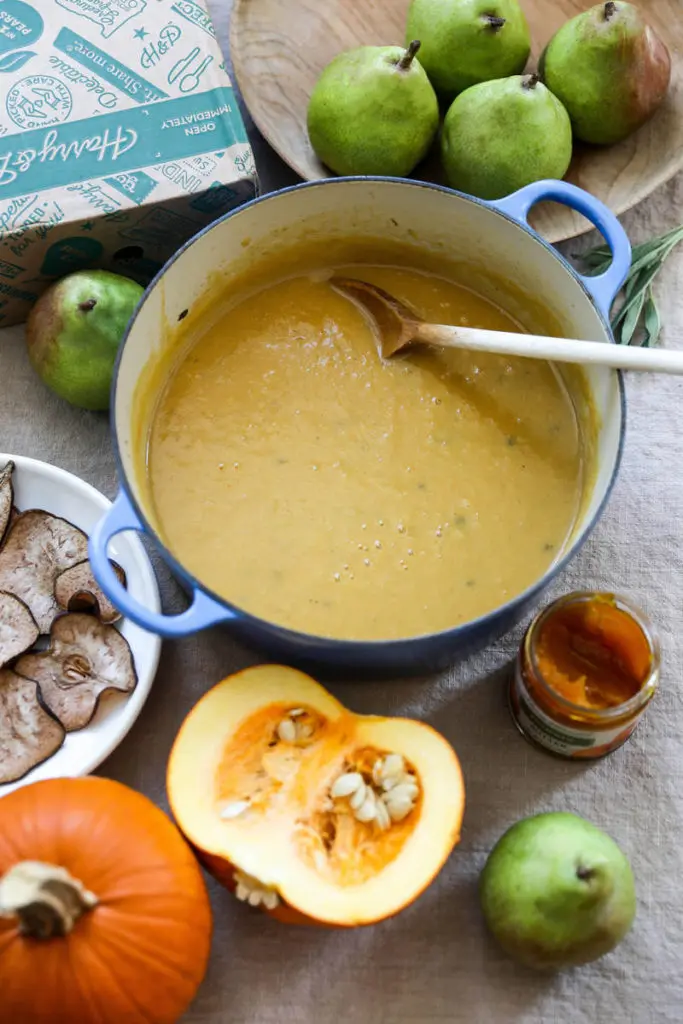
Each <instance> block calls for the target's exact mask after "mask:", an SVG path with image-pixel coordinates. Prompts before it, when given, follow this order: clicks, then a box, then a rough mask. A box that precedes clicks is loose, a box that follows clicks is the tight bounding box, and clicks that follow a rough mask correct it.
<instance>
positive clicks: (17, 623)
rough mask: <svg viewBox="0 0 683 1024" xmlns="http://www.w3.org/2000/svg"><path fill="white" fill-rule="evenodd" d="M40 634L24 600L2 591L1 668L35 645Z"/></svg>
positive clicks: (0, 594)
mask: <svg viewBox="0 0 683 1024" xmlns="http://www.w3.org/2000/svg"><path fill="white" fill-rule="evenodd" d="M39 636H40V630H39V629H38V626H37V625H36V622H35V619H34V618H33V616H32V615H31V612H30V610H29V609H28V607H27V606H26V605H25V604H24V602H23V601H20V600H19V598H18V597H15V596H14V594H7V593H5V592H4V591H0V668H2V667H3V666H4V665H6V664H7V663H8V662H10V661H12V659H13V658H18V657H19V655H20V654H23V653H24V652H25V651H28V650H29V648H31V647H33V645H34V643H35V642H36V640H37V639H38V637H39Z"/></svg>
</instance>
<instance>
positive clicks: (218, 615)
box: [88, 491, 235, 637]
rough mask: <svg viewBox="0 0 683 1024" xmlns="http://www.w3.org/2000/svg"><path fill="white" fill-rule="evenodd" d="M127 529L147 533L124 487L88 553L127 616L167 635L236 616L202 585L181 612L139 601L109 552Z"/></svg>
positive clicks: (101, 581) (111, 597)
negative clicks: (161, 611) (153, 608)
mask: <svg viewBox="0 0 683 1024" xmlns="http://www.w3.org/2000/svg"><path fill="white" fill-rule="evenodd" d="M126 530H136V531H138V532H139V533H145V532H146V527H145V525H144V524H143V523H142V522H141V521H140V519H139V518H138V515H137V512H136V511H135V509H134V508H133V506H132V505H131V503H130V501H129V499H128V496H127V494H126V493H125V491H120V492H119V494H118V497H117V498H116V501H115V502H114V503H113V505H112V506H111V508H110V509H109V511H108V512H107V513H106V515H104V516H103V517H102V519H100V521H99V522H98V523H97V526H96V527H95V529H94V530H93V532H92V533H91V535H90V540H89V542H88V556H89V558H90V564H91V566H92V570H93V573H94V574H95V579H96V580H97V582H98V583H99V585H100V587H101V588H102V590H103V591H104V593H105V594H106V595H107V597H108V598H109V600H110V601H111V602H112V603H113V604H114V605H115V606H116V608H118V609H119V611H120V612H122V613H123V614H124V615H125V616H127V618H129V619H131V620H132V621H133V622H136V623H137V624H138V626H142V628H143V629H147V630H149V632H150V633H158V634H159V636H165V637H178V636H187V635H188V633H198V632H199V631H200V630H202V629H207V628H208V627H209V626H215V625H217V624H218V623H219V622H227V621H228V620H229V619H234V618H235V613H234V612H233V611H230V609H229V608H226V607H225V605H223V604H220V602H218V601H216V600H214V599H213V598H212V597H209V595H208V594H206V593H205V592H204V591H203V590H201V589H200V588H199V587H194V588H193V591H192V603H191V605H190V607H189V608H188V609H187V610H186V611H184V612H182V613H181V614H180V615H161V614H157V613H156V612H152V611H150V610H149V609H148V608H145V606H144V605H141V604H140V603H139V602H138V601H136V600H135V598H134V597H133V596H132V594H130V593H129V591H127V590H126V588H125V587H124V586H123V584H122V583H121V582H120V580H119V578H118V576H117V575H116V573H115V572H114V570H113V569H112V566H111V562H110V561H109V557H108V555H107V551H108V548H109V543H110V541H111V540H112V539H113V538H114V537H115V536H116V534H117V533H123V532H124V531H126Z"/></svg>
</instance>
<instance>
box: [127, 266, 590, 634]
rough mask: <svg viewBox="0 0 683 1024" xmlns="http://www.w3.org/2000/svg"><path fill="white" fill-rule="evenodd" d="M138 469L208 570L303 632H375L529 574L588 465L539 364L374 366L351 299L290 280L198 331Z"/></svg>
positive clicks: (418, 278) (236, 594)
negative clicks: (143, 465)
mask: <svg viewBox="0 0 683 1024" xmlns="http://www.w3.org/2000/svg"><path fill="white" fill-rule="evenodd" d="M337 269H338V270H340V271H341V272H342V273H344V274H345V275H346V276H350V277H353V276H356V277H362V278H364V279H365V280H369V281H372V282H375V283H376V284H378V285H381V286H382V287H383V288H385V289H386V290H387V291H389V292H391V293H393V294H394V295H396V296H397V297H398V298H399V299H401V300H403V301H404V302H407V303H409V304H410V305H411V306H413V307H414V308H415V309H416V311H417V312H418V313H419V314H421V315H422V316H423V317H425V318H426V319H429V320H431V321H433V322H438V323H452V324H470V325H475V326H480V327H488V328H494V329H501V330H506V329H507V330H509V329H513V330H515V329H519V325H518V324H516V323H515V321H514V320H513V319H512V318H511V317H510V316H509V315H507V314H506V313H505V312H503V311H502V310H501V309H499V308H497V306H495V305H493V304H492V303H491V302H489V301H488V300H487V299H484V298H482V297H480V296H479V295H476V294H474V293H473V292H471V291H469V290H467V289H466V288H464V287H462V286H460V285H459V284H457V283H456V282H454V281H452V280H446V279H444V278H442V277H438V276H435V275H433V274H431V273H423V272H419V271H417V270H412V269H406V268H405V267H388V266H369V265H359V266H351V267H348V266H347V267H344V268H337ZM331 272H332V268H330V273H331ZM146 471H147V475H148V482H149V490H150V494H151V500H152V502H153V506H154V514H155V516H156V520H157V525H158V529H159V531H160V533H161V535H162V537H163V539H164V541H165V543H166V544H167V545H168V547H169V548H170V550H171V551H172V552H173V553H174V554H175V555H176V557H177V558H178V559H179V560H180V562H181V563H182V564H183V565H184V566H185V567H186V568H187V569H188V570H189V571H190V572H191V573H193V574H194V575H195V576H196V577H197V578H198V579H199V580H200V581H201V582H202V583H204V584H205V585H207V586H208V587H209V588H211V589H212V590H213V591H215V592H216V593H218V594H219V595H221V596H222V597H224V598H225V599H227V600H228V601H229V602H231V603H233V604H235V605H237V606H239V607H241V608H243V609H245V610H246V611H248V612H251V613H253V614H255V615H258V616H260V617H262V618H265V619H269V620H272V621H274V622H276V623H279V624H281V625H284V626H288V627H291V628H293V629H296V630H300V631H303V632H306V633H313V634H317V635H321V636H328V637H337V638H346V639H372V640H376V639H385V638H396V637H409V636H415V635H419V634H422V633H427V632H434V631H438V630H442V629H446V628H448V627H451V626H454V625H457V624H458V623H463V622H466V621H468V620H470V619H472V618H475V617H477V616H479V615H481V614H483V613H485V612H488V611H490V610H491V609H493V608H495V607H496V606H498V605H500V604H501V603H504V602H505V601H506V600H507V599H509V598H511V597H513V596H514V595H515V594H518V593H519V592H520V591H522V590H523V589H524V588H525V587H527V586H528V585H529V584H531V583H532V582H533V581H534V580H536V579H537V578H538V577H539V576H540V575H541V574H542V573H543V572H544V570H546V569H547V568H548V566H549V565H550V564H551V562H552V561H553V560H554V559H555V558H556V557H557V556H558V554H559V553H560V552H561V550H562V547H563V544H564V542H565V540H566V539H567V537H568V535H569V534H570V532H571V530H572V527H573V525H574V522H575V518H576V515H577V510H578V506H579V501H580V497H581V493H582V474H583V461H582V446H581V436H580V431H579V427H578V422H577V415H576V412H575V407H574V404H573V402H572V399H571V396H570V394H569V393H568V390H567V388H566V386H565V384H564V383H563V380H562V378H561V377H560V376H559V375H558V373H557V372H556V371H555V369H554V368H553V367H551V366H550V365H549V364H548V363H543V362H536V361H532V360H523V359H508V358H505V357H496V356H487V355H481V354H476V353H467V352H456V351H450V352H447V351H442V350H426V349H422V350H417V349H414V350H412V351H411V352H410V353H409V354H408V355H405V356H400V357H395V358H394V359H393V360H391V361H382V359H381V358H380V357H379V355H378V345H377V339H376V337H375V335H374V332H373V329H372V326H371V324H370V323H369V322H368V320H367V319H366V318H365V317H364V315H363V314H362V312H361V311H360V310H359V309H358V308H357V307H356V306H355V305H354V304H353V303H352V302H351V301H350V300H349V299H347V298H345V297H343V296H342V295H340V294H338V293H337V292H336V291H335V290H334V289H333V288H332V287H331V285H330V283H329V280H327V279H326V278H325V275H323V274H316V275H304V274H302V275H301V276H296V277H293V278H290V279H286V280H281V281H279V282H276V283H273V284H272V285H270V286H267V287H264V288H262V289H261V290H260V291H258V293H256V294H251V295H248V296H247V297H246V298H244V297H243V298H241V299H240V298H239V297H235V298H233V299H232V300H231V305H228V306H226V307H225V310H224V312H223V314H222V315H221V316H220V317H219V318H218V320H217V321H216V322H213V323H211V322H210V321H209V320H206V321H205V323H203V324H201V323H200V324H199V325H198V326H196V327H195V330H194V336H193V343H192V345H191V347H190V348H189V349H187V348H186V349H185V350H184V351H183V353H182V356H181V357H180V358H179V359H178V358H176V362H175V366H174V367H173V370H172V372H171V373H169V374H168V375H167V379H166V385H165V387H164V388H163V391H162V394H161V396H160V399H159V401H158V404H157V407H156V412H155V415H154V417H153V420H152V423H151V428H150V432H149V439H148V462H147V467H146Z"/></svg>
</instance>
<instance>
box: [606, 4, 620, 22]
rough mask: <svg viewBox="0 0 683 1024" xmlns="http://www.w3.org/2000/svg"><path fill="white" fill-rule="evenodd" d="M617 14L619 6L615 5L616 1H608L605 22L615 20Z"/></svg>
mask: <svg viewBox="0 0 683 1024" xmlns="http://www.w3.org/2000/svg"><path fill="white" fill-rule="evenodd" d="M616 13H617V5H616V4H615V2H614V0H607V3H606V4H605V10H604V15H605V21H609V20H610V18H613V17H614V15H615V14H616Z"/></svg>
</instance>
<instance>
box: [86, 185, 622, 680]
mask: <svg viewBox="0 0 683 1024" xmlns="http://www.w3.org/2000/svg"><path fill="white" fill-rule="evenodd" d="M348 181H364V182H381V181H387V182H391V183H392V184H396V183H400V184H405V185H410V186H411V187H413V188H427V189H436V190H438V191H442V192H452V190H449V189H446V188H444V187H443V186H439V185H433V184H429V183H424V182H416V181H412V180H410V181H409V180H404V179H397V178H355V179H351V178H328V179H324V180H323V181H319V182H308V183H304V184H302V185H294V186H290V187H289V188H285V189H281V190H280V191H279V192H276V193H269V194H267V195H265V196H261V197H260V198H257V199H254V200H252V201H251V202H250V203H246V204H244V205H243V206H242V207H239V208H238V209H236V210H234V211H231V212H230V213H228V214H226V215H225V216H223V217H221V218H220V219H219V220H217V221H215V222H214V223H213V224H211V225H209V226H208V227H207V228H205V229H204V230H203V231H201V232H199V234H197V235H196V236H195V237H194V238H193V239H191V240H190V241H189V242H187V243H186V244H185V245H184V246H183V247H182V248H181V249H179V250H178V252H177V253H176V255H175V256H174V257H173V259H172V260H170V261H169V263H168V264H167V265H166V267H165V268H164V269H163V270H162V271H161V272H160V273H159V274H158V275H157V277H156V278H155V280H154V281H152V283H151V284H150V285H149V287H148V289H147V292H146V293H145V296H143V298H142V300H141V301H140V303H139V305H138V309H140V308H141V307H142V306H143V305H144V302H145V298H146V296H147V295H148V294H149V292H150V291H151V290H152V289H153V288H155V287H156V286H157V284H158V282H159V281H160V280H161V279H163V276H164V273H165V272H166V270H167V269H168V267H169V266H170V265H171V264H172V263H174V262H175V261H176V260H178V259H180V258H181V257H182V256H183V255H184V254H185V253H186V251H187V250H188V249H189V248H190V247H191V246H192V244H193V243H194V242H195V241H196V240H197V239H198V238H200V237H201V236H203V235H204V234H206V232H208V231H211V230H213V229H214V228H215V227H216V226H217V225H218V224H220V223H222V222H223V221H225V220H228V219H229V218H231V217H233V216H236V215H238V214H239V212H240V210H243V209H245V207H246V206H254V205H256V204H257V203H264V202H268V201H269V200H270V199H272V198H274V197H276V196H281V195H283V194H286V193H288V192H293V191H301V190H303V189H308V188H321V187H327V188H333V187H335V186H336V185H338V184H342V183H344V182H348ZM454 194H455V195H457V196H458V198H460V199H464V200H467V201H468V202H472V203H476V204H477V205H479V206H483V207H486V208H488V209H490V210H491V211H492V212H496V213H498V214H501V215H503V216H505V217H508V218H509V219H510V220H513V221H514V222H515V223H517V224H519V225H520V228H521V229H522V230H524V231H526V232H528V233H529V234H531V235H533V236H534V237H535V238H536V239H537V240H538V242H539V243H540V244H541V245H543V246H544V248H545V249H546V250H547V252H548V257H549V258H552V259H558V260H561V261H562V262H563V263H564V264H565V265H566V266H567V268H568V270H569V272H570V273H571V274H572V276H573V277H575V278H576V279H578V280H579V281H580V282H581V283H582V285H583V287H584V289H585V291H586V293H587V295H588V297H589V298H590V300H591V301H592V302H593V303H594V305H595V306H596V308H597V309H598V311H599V312H600V314H601V317H602V320H603V324H604V327H605V330H606V331H607V332H608V333H609V309H610V307H611V304H612V301H613V299H614V297H615V295H616V294H617V292H618V290H619V288H620V287H621V285H622V283H623V280H624V278H625V276H626V274H627V272H628V268H629V266H630V260H631V248H630V245H629V242H628V238H627V237H626V234H625V232H624V231H623V229H622V227H621V225H620V224H619V222H618V221H617V219H616V217H614V215H613V214H612V213H611V212H610V211H609V210H608V209H607V208H606V207H605V206H604V205H603V204H602V203H600V202H599V201H598V200H596V199H594V198H593V197H591V196H589V195H588V194H587V193H585V192H583V191H581V189H578V188H576V187H575V186H573V185H569V184H567V183H566V182H561V181H544V182H536V183H534V184H533V185H529V186H527V187H526V188H524V189H521V190H520V191H519V192H516V193H514V194H513V195H511V196H508V197H506V198H505V199H503V200H500V201H497V202H495V203H486V202H483V201H482V200H478V199H474V198H472V197H471V196H466V195H463V194H461V193H454ZM548 199H552V200H556V201H558V202H562V203H565V204H566V205H568V206H571V207H572V209H575V210H577V211H578V212H580V213H582V214H583V215H584V216H586V217H588V219H589V220H591V222H592V223H594V224H595V226H596V227H597V228H599V230H600V231H601V232H602V233H603V235H604V236H605V239H606V240H607V242H608V244H609V245H610V248H611V249H612V252H613V254H614V261H613V263H612V265H611V267H610V268H609V270H608V271H607V272H606V273H605V274H603V275H601V276H600V277H594V278H589V277H582V276H581V275H579V274H577V272H576V271H575V270H574V268H573V267H572V266H571V264H569V263H567V261H566V260H564V259H563V257H562V256H561V255H560V254H559V253H558V252H557V251H556V250H555V249H553V248H552V247H551V246H550V245H548V243H546V242H545V241H544V240H543V239H542V238H540V236H538V235H537V234H536V233H535V232H534V231H533V230H532V229H531V228H530V227H529V226H528V223H527V216H528V214H529V211H530V210H531V208H532V206H534V205H535V204H536V203H538V202H542V201H543V200H548ZM134 320H135V316H134V317H133V320H132V321H131V323H130V324H129V326H128V331H127V333H126V337H125V338H124V340H123V343H122V345H121V347H120V348H119V353H118V358H117V365H116V369H115V373H114V382H113V385H112V401H111V408H112V436H113V441H114V449H115V456H116V461H117V468H118V474H119V479H120V481H121V487H122V489H121V491H120V493H119V495H118V497H117V498H116V501H115V502H114V504H113V505H112V507H111V509H110V510H109V512H108V513H107V514H106V515H105V516H104V517H103V519H102V520H101V521H100V523H98V525H97V527H96V528H95V530H94V531H93V532H92V534H91V538H90V547H89V552H90V560H91V563H92V567H93V572H94V575H95V578H96V579H97V581H98V583H99V584H100V586H101V587H102V590H103V591H104V593H105V594H106V595H107V597H109V599H110V600H111V601H112V602H113V603H114V604H115V605H116V607H117V608H119V609H120V610H121V611H122V613H123V614H124V615H126V616H127V617H128V618H129V619H131V620H132V621H133V622H135V623H137V624H138V625H139V626H141V627H142V628H143V629H147V630H149V631H150V632H153V633H158V634H159V635H160V636H164V637H169V638H172V637H181V636H185V635H188V634H190V633H195V632H198V631H200V630H203V629H206V628H208V627H210V626H214V625H217V624H220V623H227V624H229V626H230V629H231V630H232V631H233V632H234V633H235V635H236V636H237V637H238V638H239V639H240V640H242V641H244V642H245V643H247V644H249V645H250V646H254V647H256V648H258V649H259V651H261V652H265V653H267V654H268V655H269V656H270V657H272V658H274V659H277V660H283V661H287V662H290V663H295V664H298V665H301V666H302V667H311V668H315V669H318V670H329V669H330V668H332V669H333V670H335V671H338V672H341V673H349V672H353V673H358V672H360V673H362V674H363V675H371V676H382V675H390V676H397V675H416V674H423V673H427V672H431V671H434V670H436V669H441V668H445V667H446V666H448V665H449V664H452V662H453V661H454V660H455V659H458V658H464V657H467V656H468V655H469V654H471V653H474V652H475V651H478V650H481V649H482V648H483V647H486V646H487V645H488V644H490V643H493V642H494V641H496V640H498V639H499V638H500V637H501V636H502V635H503V634H505V633H507V632H508V631H509V630H511V629H512V628H513V627H514V626H515V625H516V624H517V623H518V622H520V621H521V620H522V619H523V618H524V617H525V616H526V615H527V613H528V612H529V611H530V610H531V609H532V608H533V607H534V606H535V605H536V603H537V602H538V599H539V597H540V595H541V594H542V592H543V591H544V590H545V589H546V587H547V586H548V585H549V584H550V583H551V582H552V580H553V579H554V578H555V577H556V576H557V575H558V573H560V572H561V571H562V569H563V568H564V567H565V566H566V564H567V562H568V561H569V560H570V559H571V558H572V557H573V556H574V555H575V554H576V553H577V551H578V550H579V549H580V548H581V546H582V545H583V543H584V542H585V541H586V539H587V537H588V536H589V534H590V533H591V531H592V529H593V527H594V526H595V524H596V522H597V521H598V519H599V518H600V516H601V514H602V511H603V509H604V507H605V505H606V504H607V501H608V500H609V497H610V494H611V491H612V487H613V485H614V481H615V479H616V476H617V472H618V469H619V464H620V461H621V452H622V449H623V439H624V428H625V400H624V391H623V384H622V382H621V376H620V375H618V379H619V382H620V400H621V438H620V446H619V452H618V455H617V458H616V460H615V466H614V470H613V473H612V478H611V481H610V484H609V487H608V488H607V491H606V494H605V496H604V498H603V501H602V503H601V505H600V507H599V509H598V510H597V512H596V514H595V516H594V518H593V520H592V522H591V523H590V524H589V525H588V527H587V528H586V530H585V531H584V533H583V536H582V537H580V538H579V539H578V541H577V542H575V543H574V545H573V546H572V548H571V550H570V551H568V552H567V553H566V554H565V556H564V558H562V559H561V560H560V561H559V562H558V563H557V564H555V565H554V566H552V567H551V569H550V570H549V571H548V572H547V573H546V574H545V576H543V577H542V578H541V579H540V580H538V582H537V583H535V584H534V585H533V586H532V587H530V588H529V589H528V590H526V591H524V592H523V593H522V594H520V595H518V596H517V597H516V598H515V599H514V600H512V601H510V602H509V603H508V604H506V605H504V606H502V607H501V608H498V609H496V610H495V611H493V612H491V613H489V614H487V615H484V616H482V617H481V618H479V619H475V620H473V621H471V622H468V623H465V624H464V625H462V626H456V627H454V628H453V629H449V630H445V631H443V632H441V633H433V634H428V635H424V636H418V637H411V638H409V639H406V640H385V641H352V640H331V639H327V638H325V637H318V636H311V635H308V634H305V633H297V632H294V631H292V630H288V629H285V628H283V627H281V626H277V625H275V624H274V623H272V622H267V621H265V620H263V619H258V618H256V617H254V616H252V615H249V614H247V613H246V612H244V611H243V610H241V609H239V608H235V607H234V606H232V605H230V604H229V603H228V602H226V601H224V600H222V599H221V598H220V597H218V595H216V594H212V593H211V592H209V591H207V589H206V588H204V587H202V586H201V585H200V583H199V581H198V580H196V579H195V578H194V577H193V576H191V574H190V573H188V572H187V570H186V569H185V568H184V567H183V566H182V565H181V564H180V563H179V562H178V561H177V560H176V558H175V557H174V556H173V554H172V553H171V552H170V551H168V549H167V548H165V547H164V546H163V544H162V543H161V541H160V540H159V538H158V536H157V535H156V533H155V531H154V528H153V526H152V525H151V524H150V523H149V522H148V521H147V519H146V517H145V515H144V512H143V511H142V509H141V508H140V507H139V506H138V503H137V501H136V499H135V496H134V494H133V492H132V488H131V484H130V481H129V480H128V479H127V478H126V474H125V471H124V469H123V465H122V462H121V455H120V449H119V441H118V436H117V431H116V422H115V412H114V410H115V409H116V389H117V381H118V370H119V366H120V363H121V359H122V355H123V351H124V348H125V345H126V343H127V340H128V337H129V335H130V332H131V326H132V323H133V322H134ZM125 530H136V531H139V532H141V533H145V534H146V535H147V536H149V537H151V538H152V539H153V540H154V542H155V544H156V546H157V548H158V550H159V551H160V553H161V555H162V556H163V558H164V560H165V562H166V563H167V564H168V565H169V567H170V568H171V569H172V571H173V573H174V575H175V576H176V577H177V578H178V579H179V580H180V581H181V582H182V583H183V585H184V587H185V589H186V590H187V591H188V592H189V593H190V595H191V604H190V607H189V608H188V609H187V610H186V611H185V612H183V613H182V614H180V615H175V616H167V615H158V614H156V613H154V612H150V611H149V610H148V609H146V608H144V607H143V606H142V605H140V604H139V603H138V602H137V601H135V600H134V599H133V598H132V597H131V595H130V594H128V592H127V591H126V590H125V589H124V588H123V587H122V586H121V584H120V583H119V581H118V579H117V577H116V575H115V574H114V572H113V570H112V569H111V566H110V564H109V560H108V558H107V548H108V544H109V542H110V541H111V539H112V538H113V537H114V536H115V535H116V534H117V533H121V532H123V531H125Z"/></svg>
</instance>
